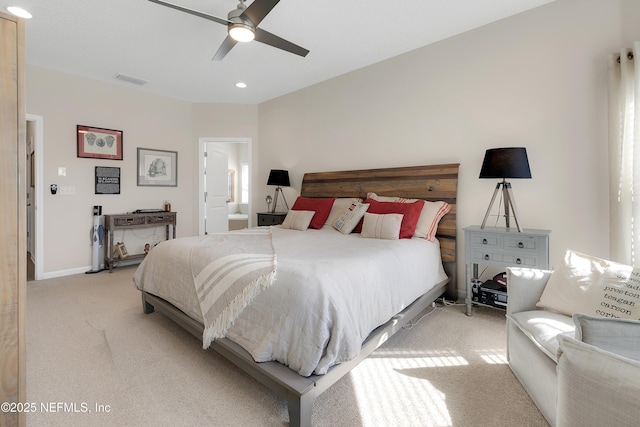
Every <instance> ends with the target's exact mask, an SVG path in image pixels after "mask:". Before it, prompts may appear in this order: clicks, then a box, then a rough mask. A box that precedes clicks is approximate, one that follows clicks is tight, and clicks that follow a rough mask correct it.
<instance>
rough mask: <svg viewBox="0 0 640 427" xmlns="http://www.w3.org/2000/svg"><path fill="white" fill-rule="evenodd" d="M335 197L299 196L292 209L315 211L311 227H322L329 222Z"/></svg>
mask: <svg viewBox="0 0 640 427" xmlns="http://www.w3.org/2000/svg"><path fill="white" fill-rule="evenodd" d="M335 200H336V198H335V197H330V198H316V197H302V196H300V197H298V198H297V199H296V202H295V203H294V204H293V206H292V207H291V210H292V211H314V212H315V215H313V218H312V219H311V223H310V224H309V227H310V228H315V229H320V228H322V226H323V225H324V223H325V222H327V218H329V213H330V212H331V207H332V206H333V202H334V201H335Z"/></svg>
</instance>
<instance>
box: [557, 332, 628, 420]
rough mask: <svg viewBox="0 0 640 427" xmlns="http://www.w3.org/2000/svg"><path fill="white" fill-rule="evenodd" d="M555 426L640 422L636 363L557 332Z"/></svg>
mask: <svg viewBox="0 0 640 427" xmlns="http://www.w3.org/2000/svg"><path fill="white" fill-rule="evenodd" d="M558 339H559V340H560V347H559V351H558V355H559V356H558V368H557V372H558V400H557V416H556V427H601V426H616V427H627V426H628V427H635V426H638V425H639V424H640V397H639V396H640V362H639V361H637V360H633V359H630V358H627V357H624V356H620V355H618V354H615V353H612V352H609V351H606V350H602V349H600V348H598V347H596V346H593V345H590V344H586V343H583V342H581V341H578V340H575V339H573V338H570V337H567V336H563V335H560V336H559V337H558Z"/></svg>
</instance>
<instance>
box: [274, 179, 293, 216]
mask: <svg viewBox="0 0 640 427" xmlns="http://www.w3.org/2000/svg"><path fill="white" fill-rule="evenodd" d="M278 193H280V194H282V200H283V201H284V205H285V206H286V208H287V212H288V211H289V205H288V204H287V199H285V197H284V192H283V191H282V187H280V186H278V187H277V188H276V193H275V194H274V195H273V208H272V209H271V213H275V212H276V208H277V206H278Z"/></svg>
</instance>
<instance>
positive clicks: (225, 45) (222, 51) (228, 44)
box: [211, 36, 238, 61]
mask: <svg viewBox="0 0 640 427" xmlns="http://www.w3.org/2000/svg"><path fill="white" fill-rule="evenodd" d="M236 43H238V42H237V41H235V40H234V39H232V38H231V36H227V38H226V39H224V41H223V42H222V44H221V45H220V47H219V48H218V51H217V52H216V54H215V55H213V58H211V60H212V61H221V60H222V58H224V57H225V56H226V55H227V53H229V51H230V50H231V48H232V47H234V46H235V45H236Z"/></svg>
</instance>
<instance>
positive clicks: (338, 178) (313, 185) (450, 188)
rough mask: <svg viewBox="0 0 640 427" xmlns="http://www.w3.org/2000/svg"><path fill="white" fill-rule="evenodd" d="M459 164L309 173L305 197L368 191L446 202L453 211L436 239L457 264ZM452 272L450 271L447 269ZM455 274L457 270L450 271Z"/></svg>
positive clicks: (305, 179)
mask: <svg viewBox="0 0 640 427" xmlns="http://www.w3.org/2000/svg"><path fill="white" fill-rule="evenodd" d="M459 168H460V164H458V163H452V164H444V165H430V166H410V167H400V168H387V169H363V170H353V171H339V172H314V173H306V174H304V177H303V178H302V189H301V192H300V194H301V195H302V196H304V197H360V198H362V199H365V198H366V197H367V193H368V192H374V193H377V194H378V195H380V196H398V197H405V198H411V199H423V200H429V201H438V200H443V201H445V202H447V203H449V204H450V205H451V211H450V212H449V213H448V214H447V215H445V217H444V218H442V220H441V221H440V224H439V226H438V231H437V233H436V237H437V238H438V240H439V241H440V251H441V253H442V261H443V262H444V263H455V262H456V208H457V206H456V199H457V194H458V169H459ZM447 270H449V269H447ZM451 273H452V274H455V270H454V271H452V272H451Z"/></svg>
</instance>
